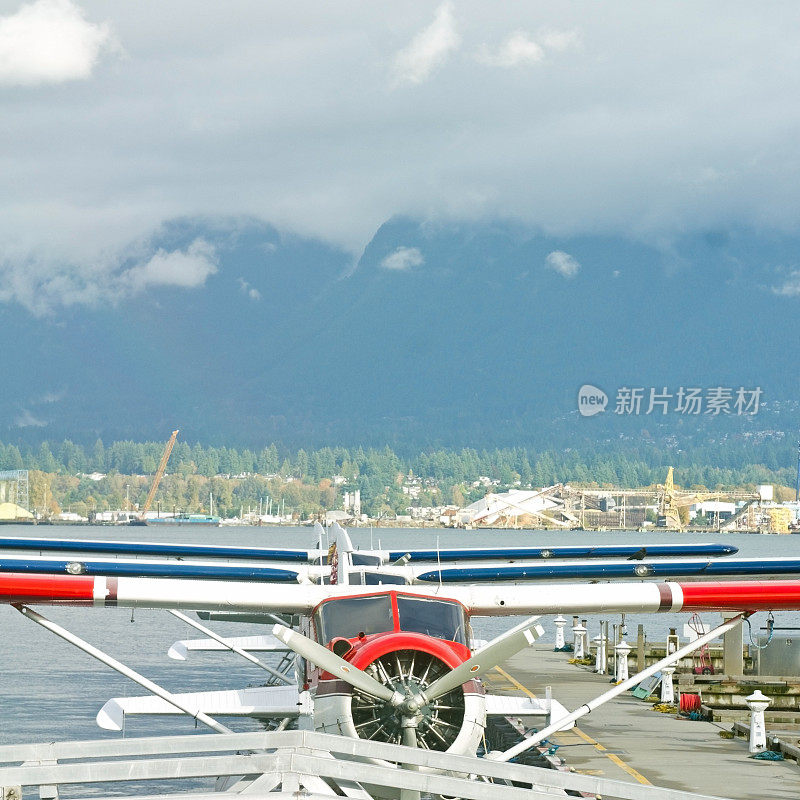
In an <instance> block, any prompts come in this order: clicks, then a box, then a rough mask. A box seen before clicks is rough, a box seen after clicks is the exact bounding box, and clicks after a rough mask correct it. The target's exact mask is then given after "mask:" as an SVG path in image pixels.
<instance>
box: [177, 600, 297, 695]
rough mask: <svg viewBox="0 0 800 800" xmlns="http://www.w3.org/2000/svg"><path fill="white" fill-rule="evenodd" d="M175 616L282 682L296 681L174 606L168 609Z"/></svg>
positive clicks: (290, 682)
mask: <svg viewBox="0 0 800 800" xmlns="http://www.w3.org/2000/svg"><path fill="white" fill-rule="evenodd" d="M167 610H168V611H169V613H170V614H172V616H173V617H177V618H178V619H179V620H181V622H185V623H186V624H187V625H191V626H192V627H193V628H196V629H197V630H198V631H200V632H201V633H204V634H205V635H206V636H208V637H210V638H211V639H213V640H214V641H215V642H219V643H220V644H221V645H222V646H223V647H227V648H228V650H230V651H231V652H233V653H236V655H237V656H241V657H242V658H246V659H247V660H248V661H249V662H251V663H252V664H255V665H256V666H257V667H261V669H263V670H266V671H267V672H269V674H270V675H272V677H273V678H276V679H277V680H279V681H280V682H281V683H285V684H293V683H294V681H293V680H292V679H291V678H290V677H288V675H284V674H283V673H282V672H279V671H278V670H277V669H274V668H273V667H270V666H269V664H265V663H264V662H263V661H260V660H259V659H257V658H256V657H255V656H254V655H252V654H251V653H248V652H247V650H243V649H242V648H241V647H239V646H238V645H235V644H233V642H229V641H228V640H227V639H223V637H222V636H220V635H219V634H218V633H214V631H212V630H211V629H210V628H206V626H205V625H201V624H200V623H199V622H195V621H194V620H193V619H191V618H190V617H187V616H186V614H181V612H180V611H176V610H175V609H174V608H170V609H167Z"/></svg>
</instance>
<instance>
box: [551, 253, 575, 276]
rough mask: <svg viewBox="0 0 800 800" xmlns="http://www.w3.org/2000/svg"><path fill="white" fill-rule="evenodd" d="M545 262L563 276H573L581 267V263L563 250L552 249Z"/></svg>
mask: <svg viewBox="0 0 800 800" xmlns="http://www.w3.org/2000/svg"><path fill="white" fill-rule="evenodd" d="M545 264H547V266H548V267H550V269H553V270H555V271H556V272H557V273H559V275H563V276H564V277H565V278H574V277H575V276H576V275H577V274H578V270H579V269H580V268H581V265H580V264H579V263H578V262H577V261H576V260H575V259H574V258H573V257H572V256H571V255H570V254H569V253H565V252H564V251H563V250H553V252H552V253H549V254H548V255H547V258H545Z"/></svg>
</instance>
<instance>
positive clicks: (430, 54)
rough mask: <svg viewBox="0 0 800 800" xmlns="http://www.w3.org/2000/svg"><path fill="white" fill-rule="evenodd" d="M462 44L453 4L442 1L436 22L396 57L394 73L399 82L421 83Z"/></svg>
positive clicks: (419, 34) (437, 11) (421, 32)
mask: <svg viewBox="0 0 800 800" xmlns="http://www.w3.org/2000/svg"><path fill="white" fill-rule="evenodd" d="M460 44H461V37H460V36H459V35H458V32H457V31H456V26H455V17H454V16H453V4H452V3H450V2H446V3H442V5H440V6H439V8H438V9H437V10H436V16H435V18H434V20H433V22H432V23H431V24H430V25H429V26H428V27H427V28H425V30H423V31H420V33H418V34H417V35H416V36H415V37H414V38H413V39H412V40H411V43H410V44H409V45H408V47H406V48H404V49H403V50H401V51H400V52H399V53H398V54H397V56H396V57H395V60H394V73H395V79H396V81H397V83H422V82H423V81H424V80H425V79H426V78H428V76H429V75H430V74H431V72H433V70H434V69H435V68H436V67H438V66H439V65H440V64H443V63H444V61H445V60H446V59H447V57H448V56H449V55H450V53H452V52H454V51H455V50H457V49H458V48H459V46H460Z"/></svg>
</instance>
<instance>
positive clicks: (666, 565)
mask: <svg viewBox="0 0 800 800" xmlns="http://www.w3.org/2000/svg"><path fill="white" fill-rule="evenodd" d="M357 555H358V553H347V554H345V555H343V556H341V557H340V561H339V564H338V567H337V570H336V571H337V574H338V578H339V580H338V582H339V583H342V582H343V581H342V579H343V578H344V576H345V575H347V581H346V582H347V583H351V584H361V585H368V586H369V585H372V586H375V585H380V584H389V583H396V584H413V583H479V582H497V581H506V582H508V581H515V582H520V581H563V580H608V579H615V580H640V579H642V578H650V577H657V578H665V579H669V578H688V577H719V576H752V577H758V576H761V575H767V576H773V575H798V576H800V558H738V559H737V558H723V559H715V560H709V559H708V558H702V559H698V558H694V559H675V558H664V559H661V560H658V559H649V558H648V559H647V560H638V559H637V560H619V559H617V560H613V561H611V560H599V559H595V560H589V561H579V560H577V559H572V560H555V559H553V560H539V561H524V560H521V561H517V562H516V563H505V562H498V561H495V562H493V563H490V562H483V563H481V562H474V563H471V564H469V565H467V566H452V565H442V566H435V567H434V566H433V565H430V564H426V563H424V562H418V563H413V564H410V563H405V564H399V565H394V564H392V565H385V566H379V565H378V566H375V565H372V566H359V565H358V562H359V559H357V558H356V556H357ZM351 556H352V562H351V561H350V558H351ZM78 558H79V560H75V559H63V558H59V559H54V558H50V557H46V556H38V555H37V556H33V555H25V556H15V555H3V556H0V572H8V573H19V574H25V573H35V574H47V575H105V576H109V577H139V578H182V579H209V580H226V581H247V582H255V581H259V582H264V583H304V582H309V581H311V582H314V583H318V582H322V581H325V580H326V579H327V578H328V576H329V575H331V567H329V566H328V565H324V566H317V565H298V566H296V567H294V568H287V567H285V566H278V565H267V564H266V563H261V564H259V563H245V562H239V563H236V564H229V563H224V562H219V561H186V560H175V559H173V560H169V561H168V560H163V559H162V560H153V559H139V558H134V559H123V558H119V559H113V560H95V559H91V558H85V557H83V556H80V557H78Z"/></svg>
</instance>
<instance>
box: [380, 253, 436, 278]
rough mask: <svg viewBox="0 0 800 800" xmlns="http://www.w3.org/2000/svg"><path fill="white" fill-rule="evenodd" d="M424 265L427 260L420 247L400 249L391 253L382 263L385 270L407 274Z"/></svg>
mask: <svg viewBox="0 0 800 800" xmlns="http://www.w3.org/2000/svg"><path fill="white" fill-rule="evenodd" d="M424 263H425V258H424V257H423V255H422V253H421V252H420V250H419V248H418V247H398V248H397V250H395V251H394V252H392V253H389V255H388V256H386V257H385V258H384V259H383V260H382V261H381V263H380V265H381V266H382V267H383V268H384V269H390V270H394V271H396V272H405V271H406V270H410V269H413V268H414V267H420V266H422V265H423V264H424Z"/></svg>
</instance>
